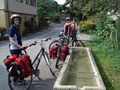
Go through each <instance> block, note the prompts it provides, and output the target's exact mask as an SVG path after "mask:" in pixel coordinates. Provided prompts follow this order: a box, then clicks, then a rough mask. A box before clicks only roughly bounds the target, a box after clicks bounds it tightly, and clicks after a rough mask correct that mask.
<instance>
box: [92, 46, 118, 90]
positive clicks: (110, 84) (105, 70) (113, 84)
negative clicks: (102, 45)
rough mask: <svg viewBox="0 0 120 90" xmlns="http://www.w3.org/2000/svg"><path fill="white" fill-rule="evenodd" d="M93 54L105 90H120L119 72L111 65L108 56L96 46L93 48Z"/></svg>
mask: <svg viewBox="0 0 120 90" xmlns="http://www.w3.org/2000/svg"><path fill="white" fill-rule="evenodd" d="M93 56H94V58H95V60H96V64H97V66H98V68H99V71H100V73H101V76H102V78H103V81H104V83H105V86H106V89H107V90H120V72H116V71H115V70H114V68H113V67H112V66H111V63H110V61H109V57H107V56H106V55H104V53H103V52H102V51H101V50H100V49H97V48H93Z"/></svg>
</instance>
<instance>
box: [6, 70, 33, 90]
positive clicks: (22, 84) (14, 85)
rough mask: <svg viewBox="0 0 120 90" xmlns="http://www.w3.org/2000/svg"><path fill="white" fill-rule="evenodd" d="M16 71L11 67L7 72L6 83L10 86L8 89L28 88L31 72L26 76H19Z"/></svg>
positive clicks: (23, 89)
mask: <svg viewBox="0 0 120 90" xmlns="http://www.w3.org/2000/svg"><path fill="white" fill-rule="evenodd" d="M17 72H18V71H15V70H13V68H12V70H11V71H10V72H9V74H8V85H9V87H10V90H29V87H30V85H31V82H32V73H31V74H30V76H28V77H27V78H21V77H20V76H19V75H17ZM15 73H16V75H17V78H16V76H14V75H13V74H15Z"/></svg>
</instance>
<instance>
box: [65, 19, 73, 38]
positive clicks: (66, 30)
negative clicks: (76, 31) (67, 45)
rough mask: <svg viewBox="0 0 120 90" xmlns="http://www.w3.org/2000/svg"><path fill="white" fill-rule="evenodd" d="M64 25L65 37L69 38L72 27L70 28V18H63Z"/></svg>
mask: <svg viewBox="0 0 120 90" xmlns="http://www.w3.org/2000/svg"><path fill="white" fill-rule="evenodd" d="M65 21H66V22H65V24H64V33H65V35H66V36H68V37H70V36H71V31H72V27H71V24H72V23H71V22H72V18H71V17H66V18H65Z"/></svg>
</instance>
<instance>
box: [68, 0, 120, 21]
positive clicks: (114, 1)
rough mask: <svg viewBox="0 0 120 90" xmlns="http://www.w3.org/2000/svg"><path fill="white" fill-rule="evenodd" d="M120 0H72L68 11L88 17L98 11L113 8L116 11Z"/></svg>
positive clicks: (72, 14) (78, 15)
mask: <svg viewBox="0 0 120 90" xmlns="http://www.w3.org/2000/svg"><path fill="white" fill-rule="evenodd" d="M119 3H120V0H71V4H70V7H69V10H68V13H70V14H71V16H75V17H79V18H81V19H88V18H89V17H90V16H94V15H96V14H97V13H98V12H102V13H107V12H109V11H111V10H114V12H116V11H117V10H118V8H119Z"/></svg>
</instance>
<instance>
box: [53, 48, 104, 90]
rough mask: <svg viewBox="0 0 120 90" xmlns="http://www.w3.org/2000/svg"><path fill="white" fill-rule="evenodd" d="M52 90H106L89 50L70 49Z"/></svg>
mask: <svg viewBox="0 0 120 90" xmlns="http://www.w3.org/2000/svg"><path fill="white" fill-rule="evenodd" d="M53 89H54V90H106V88H105V85H104V83H103V80H102V78H101V75H100V73H99V70H98V68H97V66H96V63H95V61H94V58H93V56H92V53H91V49H90V48H83V47H74V48H71V49H70V55H68V56H67V58H66V61H65V62H64V65H63V67H62V68H61V70H60V73H59V75H58V77H57V80H56V82H55V84H54V88H53Z"/></svg>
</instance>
